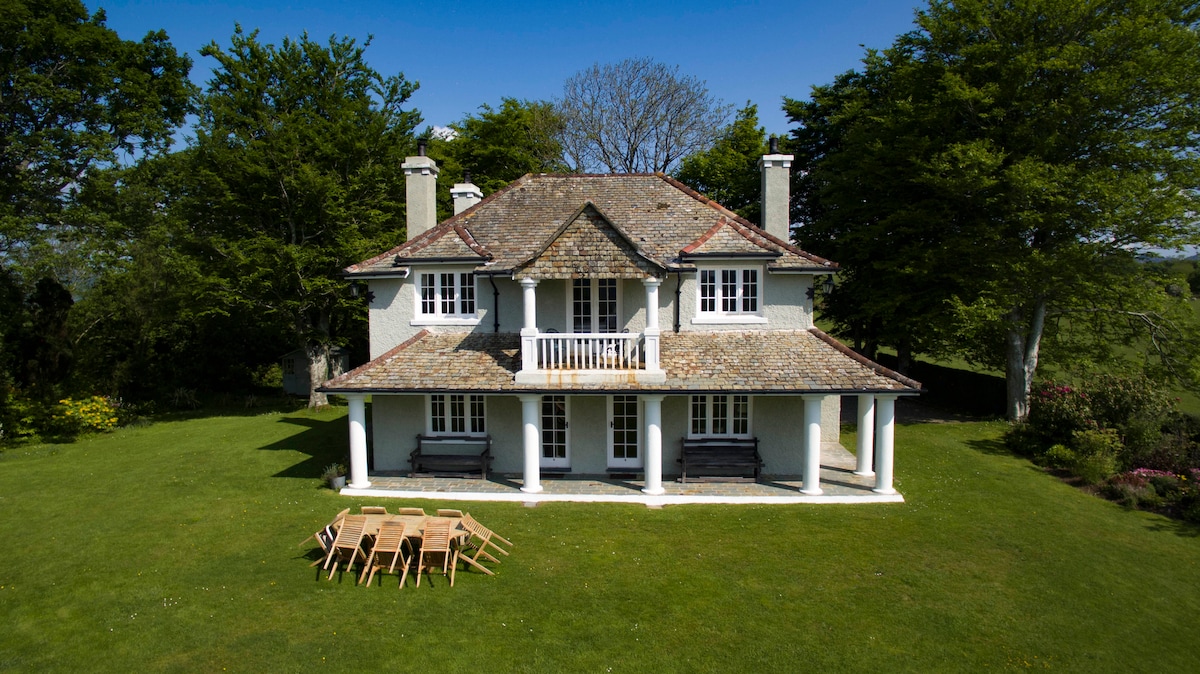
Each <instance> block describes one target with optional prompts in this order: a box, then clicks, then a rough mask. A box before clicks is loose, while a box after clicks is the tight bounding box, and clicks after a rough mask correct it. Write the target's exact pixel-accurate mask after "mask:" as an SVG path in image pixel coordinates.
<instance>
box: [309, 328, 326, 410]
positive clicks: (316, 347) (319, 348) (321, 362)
mask: <svg viewBox="0 0 1200 674" xmlns="http://www.w3.org/2000/svg"><path fill="white" fill-rule="evenodd" d="M304 353H305V354H307V355H308V408H309V409H322V408H325V407H329V396H327V395H325V394H324V393H321V392H320V391H318V390H317V387H318V386H320V385H321V384H323V383H325V380H326V379H327V378H328V377H329V345H328V344H318V343H312V342H309V343H308V344H305V345H304Z"/></svg>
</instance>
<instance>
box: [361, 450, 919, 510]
mask: <svg viewBox="0 0 1200 674" xmlns="http://www.w3.org/2000/svg"><path fill="white" fill-rule="evenodd" d="M854 467H855V463H854V456H853V455H852V454H851V453H850V452H848V451H846V450H845V449H844V448H842V447H841V446H840V445H825V446H823V447H822V448H821V489H822V490H823V492H824V493H822V494H820V495H809V494H802V493H800V489H801V488H802V487H803V481H802V479H801V478H800V477H799V476H794V475H789V476H773V475H769V474H765V473H764V475H763V478H762V480H761V481H759V482H688V483H687V484H680V483H679V482H677V481H675V480H663V483H662V486H663V489H664V490H665V492H666V493H664V494H658V495H651V494H645V493H643V492H642V487H643V486H644V483H643V481H642V480H637V479H623V478H620V477H610V476H597V475H581V476H561V477H555V476H554V475H553V474H552V473H550V474H548V473H543V474H542V481H541V485H542V491H541V492H540V493H537V494H527V493H525V492H522V491H521V478H520V476H519V475H505V474H499V473H497V474H493V475H491V476H490V477H489V479H486V480H478V479H464V478H442V477H417V478H410V477H407V476H406V475H404V474H399V473H385V474H376V473H372V474H371V476H370V482H371V486H370V487H368V488H366V489H355V488H352V487H346V488H344V489H342V490H341V493H342V494H343V495H345V496H371V497H392V498H406V499H414V498H416V499H419V498H426V499H436V500H439V501H508V502H518V503H526V504H530V505H536V504H538V503H544V502H553V501H574V502H586V503H640V504H643V505H647V506H653V507H658V506H664V505H681V504H687V503H728V504H756V503H757V504H786V503H844V504H845V503H903V502H904V497H903V496H902V495H900V494H877V493H875V492H874V491H872V488H873V487H874V486H875V479H874V478H873V477H864V476H860V475H855V474H854Z"/></svg>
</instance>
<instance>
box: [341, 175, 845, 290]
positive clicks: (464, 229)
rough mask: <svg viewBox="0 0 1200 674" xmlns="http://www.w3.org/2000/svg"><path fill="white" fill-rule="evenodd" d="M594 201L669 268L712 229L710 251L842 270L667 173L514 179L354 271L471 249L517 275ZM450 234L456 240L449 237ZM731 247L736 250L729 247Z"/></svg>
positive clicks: (679, 264)
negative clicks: (769, 256) (761, 255)
mask: <svg viewBox="0 0 1200 674" xmlns="http://www.w3.org/2000/svg"><path fill="white" fill-rule="evenodd" d="M588 203H591V204H593V205H594V206H595V208H596V209H597V211H598V212H599V213H601V214H603V216H604V218H605V219H606V220H607V221H608V222H609V223H611V225H612V226H613V227H614V228H615V229H616V230H617V231H619V232H621V233H622V234H623V235H624V237H626V238H627V239H628V241H629V242H630V244H632V245H633V246H635V247H636V248H637V250H639V251H640V253H641V254H642V255H643V256H644V257H646V258H648V259H650V260H654V261H658V262H659V263H661V264H662V265H663V266H665V267H666V268H667V269H672V270H674V269H680V268H683V269H687V268H691V264H690V263H689V262H688V261H687V260H685V259H684V258H683V257H681V254H683V251H684V249H685V248H688V247H689V246H695V245H697V241H698V240H700V239H702V237H705V235H706V234H707V235H708V238H707V239H706V240H705V241H704V242H702V243H703V245H704V249H703V252H704V253H706V254H712V253H721V252H725V253H734V254H744V253H746V252H761V253H774V254H777V255H778V257H777V258H775V259H774V260H773V261H772V262H771V263H770V267H771V268H776V269H812V270H817V271H834V270H836V269H837V265H836V264H835V263H833V262H830V261H828V260H825V259H823V258H821V257H818V256H816V255H812V254H810V253H806V252H804V251H802V250H800V249H799V248H796V247H795V246H793V245H791V244H789V243H787V242H784V241H780V240H779V239H777V238H775V237H773V236H771V235H769V234H767V233H766V232H765V231H763V230H761V229H758V228H757V227H755V226H754V225H752V224H750V223H749V222H748V221H746V220H744V219H742V218H741V217H739V216H738V215H736V214H735V213H733V212H732V211H730V210H728V209H726V208H724V207H723V206H721V205H719V204H717V203H716V202H714V201H712V200H710V199H708V198H706V197H704V196H702V195H700V194H698V193H696V192H695V191H693V190H691V189H689V188H688V187H686V186H685V185H683V184H682V183H680V182H679V181H677V180H675V179H674V178H671V177H668V176H665V175H663V174H631V175H551V174H538V175H526V176H523V177H521V178H519V179H518V180H516V181H513V182H512V183H510V184H509V185H508V186H507V187H505V188H504V189H501V190H499V191H497V192H495V193H494V194H492V195H491V196H489V197H488V198H486V199H484V200H483V201H482V202H480V203H478V204H476V205H475V206H473V207H472V208H470V209H468V210H466V211H463V212H462V213H459V214H458V215H455V216H454V217H452V218H450V219H448V220H446V221H444V222H442V223H441V224H439V225H437V226H436V227H434V228H433V229H430V230H429V231H427V232H425V233H423V234H421V235H420V236H417V237H415V238H414V239H413V240H412V241H409V242H408V243H405V244H403V245H400V246H397V247H396V248H393V249H392V250H389V251H387V252H386V253H382V254H380V255H378V256H376V257H374V258H371V259H369V260H365V261H363V262H360V263H359V264H356V265H353V266H351V267H349V268H347V270H346V271H347V272H348V273H351V274H355V273H388V272H391V271H394V269H395V267H394V263H393V260H394V258H396V257H397V256H399V257H400V258H401V261H400V264H401V265H404V264H409V263H416V262H419V261H420V260H422V259H425V260H429V259H431V258H432V259H437V258H445V257H460V256H462V251H463V250H464V248H463V247H464V246H465V247H466V248H467V249H469V250H470V251H471V254H473V255H476V256H479V257H481V258H487V259H489V262H488V263H487V264H486V265H483V266H481V267H480V271H492V272H495V273H500V272H505V273H507V272H512V271H514V270H516V269H517V268H519V267H520V266H522V265H524V264H527V263H529V262H530V261H531V260H533V258H534V257H535V256H536V255H537V254H538V253H539V252H541V251H543V250H544V249H546V246H547V241H549V240H550V239H551V237H552V236H553V235H554V234H555V233H557V232H559V231H560V230H562V231H566V230H563V227H564V225H566V224H568V223H569V222H570V220H572V219H574V218H576V216H578V215H579V214H580V212H581V209H583V208H584V206H585V205H586V204H588ZM722 223H723V224H722ZM718 225H720V227H719V229H718V230H717V231H716V232H714V231H713V230H714V228H715V227H718ZM718 234H719V236H717V235H718ZM448 237H452V238H450V239H449V240H448V241H447V242H443V241H442V240H443V239H446V238H448ZM454 239H457V240H458V241H455V240H454ZM726 245H728V246H730V249H728V250H722V249H721V248H722V246H726ZM693 250H695V249H693Z"/></svg>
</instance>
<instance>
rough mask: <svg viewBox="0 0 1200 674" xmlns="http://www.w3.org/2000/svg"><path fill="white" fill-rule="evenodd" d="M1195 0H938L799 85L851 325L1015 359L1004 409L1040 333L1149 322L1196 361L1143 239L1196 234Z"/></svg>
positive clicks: (1172, 362)
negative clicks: (897, 31)
mask: <svg viewBox="0 0 1200 674" xmlns="http://www.w3.org/2000/svg"><path fill="white" fill-rule="evenodd" d="M1198 18H1200V8H1197V6H1196V5H1195V3H1192V2H1185V1H1183V0H1131V1H1128V2H1122V3H1110V2H1100V1H1095V0H1087V1H1082V2H1080V1H1076V0H1015V1H1010V2H995V1H994V0H959V1H956V2H941V1H935V2H931V3H930V5H929V6H928V8H927V9H926V10H925V11H922V12H920V13H919V14H918V17H917V29H916V30H914V31H912V32H910V33H907V34H905V35H902V36H901V37H899V38H898V39H897V40H896V42H895V43H894V44H893V46H892V47H891V48H889V49H887V50H885V51H883V52H880V53H868V56H867V58H866V60H865V61H864V67H863V69H862V71H861V72H851V73H847V74H846V75H843V76H841V77H839V78H838V79H837V80H836V81H835V82H834V83H833V84H831V85H829V86H826V87H818V88H817V89H815V91H814V93H813V97H812V100H811V101H807V102H801V101H792V100H789V101H788V102H787V103H786V106H785V107H786V109H787V111H788V113H789V114H790V116H791V118H792V120H793V121H795V122H797V123H799V124H800V128H799V129H797V130H796V132H795V139H794V141H795V144H794V150H795V151H796V153H797V155H798V162H797V163H798V170H797V171H796V176H797V177H796V180H797V186H796V193H797V196H798V198H797V201H796V217H797V219H798V220H800V221H801V222H803V223H804V225H805V226H804V229H803V230H802V234H801V236H802V237H803V238H804V239H805V240H806V245H807V246H808V247H811V248H813V249H815V250H818V251H819V252H821V253H823V254H827V255H829V256H830V257H833V258H834V259H839V261H841V262H843V263H846V262H849V264H847V265H846V266H847V267H849V268H851V269H853V271H851V272H848V273H847V275H846V278H845V280H844V282H843V283H842V285H841V287H840V288H839V290H838V292H837V293H836V294H835V295H834V297H832V298H830V300H831V310H832V311H834V312H835V313H836V314H837V316H836V317H837V319H838V323H839V326H840V327H841V328H842V329H843V330H845V331H847V332H849V333H851V334H859V333H860V331H861V332H862V334H865V335H867V338H877V339H879V340H881V341H883V342H885V343H891V344H893V345H896V346H898V347H899V346H903V345H902V344H901V342H902V341H903V340H904V339H905V337H904V335H909V336H910V337H909V338H908V339H909V340H910V344H908V345H907V348H909V349H915V350H917V351H922V350H936V349H938V348H948V349H953V350H956V351H959V352H961V353H963V354H965V355H967V356H968V357H971V358H973V359H975V360H977V361H982V362H988V363H993V364H999V365H1003V367H1004V368H1005V372H1006V379H1007V381H1008V413H1009V416H1010V417H1012V418H1022V417H1024V415H1025V414H1026V411H1027V409H1028V407H1027V406H1028V396H1029V391H1030V385H1031V383H1032V381H1033V378H1034V376H1035V374H1036V372H1037V367H1038V363H1039V357H1040V356H1041V355H1042V354H1043V352H1044V351H1045V349H1044V348H1043V347H1048V348H1050V349H1051V351H1050V353H1053V349H1055V348H1068V349H1071V350H1072V352H1073V354H1074V355H1075V356H1082V355H1085V354H1084V352H1083V351H1080V350H1078V349H1079V348H1081V347H1083V346H1087V347H1088V348H1089V349H1091V351H1090V353H1092V354H1102V353H1104V351H1105V350H1106V349H1109V350H1111V346H1112V344H1113V342H1114V340H1117V339H1122V340H1129V339H1132V336H1131V335H1132V333H1133V330H1134V329H1135V328H1136V329H1148V330H1149V331H1150V333H1151V335H1150V336H1151V339H1150V340H1149V341H1150V343H1151V344H1154V345H1158V346H1159V347H1160V348H1158V349H1157V351H1158V353H1159V354H1160V355H1162V356H1164V357H1165V360H1164V361H1163V362H1166V363H1167V366H1166V367H1168V369H1171V370H1173V371H1174V372H1176V373H1177V374H1185V373H1184V372H1183V370H1184V369H1185V368H1183V367H1181V365H1182V362H1181V355H1180V352H1179V350H1178V349H1175V348H1165V347H1164V340H1165V339H1166V337H1167V335H1168V334H1169V333H1174V335H1175V338H1176V342H1175V345H1176V346H1177V345H1179V344H1184V345H1186V344H1188V343H1190V337H1189V336H1188V335H1187V331H1186V329H1185V328H1183V327H1181V326H1180V324H1179V323H1178V322H1176V321H1174V320H1172V316H1171V312H1172V311H1174V310H1177V309H1178V306H1177V305H1175V306H1172V304H1171V302H1170V301H1169V299H1168V298H1166V297H1164V293H1163V292H1162V287H1163V284H1161V283H1159V282H1157V281H1156V280H1155V279H1153V278H1151V277H1149V276H1147V275H1146V274H1145V273H1144V272H1145V268H1144V266H1142V265H1138V264H1136V263H1135V261H1134V257H1135V256H1136V254H1137V252H1138V251H1139V250H1142V249H1145V248H1147V247H1162V248H1172V247H1177V246H1180V245H1183V244H1186V243H1190V242H1194V241H1195V240H1196V232H1195V227H1194V224H1195V223H1194V218H1195V213H1196V212H1197V210H1196V207H1197V204H1196V191H1195V190H1196V186H1197V184H1198V180H1197V179H1198V175H1197V169H1198V163H1197V149H1198V148H1197V140H1198V139H1200V106H1198V104H1197V103H1198V100H1197V97H1198V96H1200V33H1198V32H1197V20H1198ZM808 241H814V242H817V243H808ZM1180 315H1182V314H1180ZM1065 317H1069V320H1062V319H1063V318H1065ZM872 331H874V332H873V333H872ZM1100 336H1103V337H1104V339H1098V337H1100ZM1072 337H1075V338H1077V339H1075V340H1074V341H1069V340H1070V339H1071V338H1072Z"/></svg>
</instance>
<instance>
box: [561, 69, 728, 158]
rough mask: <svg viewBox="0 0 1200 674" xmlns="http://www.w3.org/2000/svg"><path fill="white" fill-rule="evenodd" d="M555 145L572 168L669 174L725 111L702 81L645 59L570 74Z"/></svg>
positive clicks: (699, 146) (710, 136) (704, 143)
mask: <svg viewBox="0 0 1200 674" xmlns="http://www.w3.org/2000/svg"><path fill="white" fill-rule="evenodd" d="M558 110H559V114H560V115H562V118H563V124H564V128H563V134H562V145H563V148H564V149H565V150H566V154H567V157H568V159H569V160H570V161H571V162H573V163H574V168H575V169H576V170H579V171H596V170H604V171H608V172H611V173H641V172H652V171H663V172H667V171H671V170H674V169H675V167H676V165H677V164H678V163H679V161H680V160H681V159H683V157H685V156H687V155H688V154H691V153H692V152H697V151H700V150H704V149H707V148H708V147H709V146H710V145H712V142H713V140H715V138H716V132H717V130H718V129H720V128H721V127H722V126H724V124H725V120H726V118H727V117H728V115H729V107H728V106H726V105H723V104H722V103H721V102H720V101H719V100H717V99H715V98H713V97H712V96H710V95H709V93H708V89H707V88H706V87H705V86H704V82H703V80H698V79H696V78H695V77H691V76H680V75H679V66H674V67H672V66H667V65H664V64H662V63H657V62H655V61H653V60H652V59H649V58H630V59H625V60H624V61H621V62H620V63H614V64H607V65H603V66H601V65H600V64H598V63H597V64H595V65H593V66H592V67H591V68H588V69H586V70H582V71H580V72H579V73H576V74H575V75H574V76H572V77H571V78H570V79H568V80H567V81H566V83H565V84H564V85H563V97H562V100H560V101H559V102H558Z"/></svg>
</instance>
